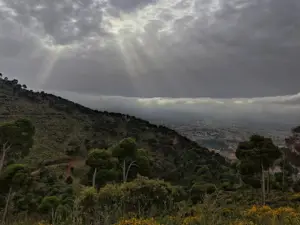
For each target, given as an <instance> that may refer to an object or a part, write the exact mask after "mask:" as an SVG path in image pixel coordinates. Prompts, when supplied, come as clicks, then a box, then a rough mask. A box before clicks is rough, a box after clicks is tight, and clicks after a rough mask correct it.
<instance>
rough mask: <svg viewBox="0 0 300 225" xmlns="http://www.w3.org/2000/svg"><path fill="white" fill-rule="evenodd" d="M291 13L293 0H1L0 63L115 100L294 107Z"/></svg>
mask: <svg viewBox="0 0 300 225" xmlns="http://www.w3.org/2000/svg"><path fill="white" fill-rule="evenodd" d="M299 11H300V1H299V0H284V1H283V0H51V1H49V0H47V1H46V0H0V71H1V72H2V73H3V74H4V75H7V76H9V77H15V78H17V79H19V80H20V82H22V83H26V84H27V85H28V86H29V87H31V88H34V89H43V90H52V91H54V92H58V93H69V95H70V93H73V94H72V95H71V97H72V98H73V99H74V98H75V97H74V96H81V97H78V98H77V99H79V98H80V99H81V100H82V99H86V98H87V96H90V97H89V100H90V101H92V100H91V98H93V99H94V98H95V97H96V98H97V99H98V100H101V99H103V98H106V99H110V100H111V101H114V102H117V103H114V104H115V105H116V107H117V106H118V105H119V104H121V103H122V105H124V104H125V105H126V104H127V103H128V104H127V107H129V105H130V104H131V103H130V102H132V101H133V99H134V102H135V104H139V106H143V107H144V106H145V105H148V106H149V105H158V106H162V105H163V106H166V105H167V106H168V107H170V105H175V106H179V105H180V107H183V108H184V109H185V108H187V107H189V109H191V108H196V109H199V107H200V106H199V105H201V107H204V106H203V104H202V103H203V102H210V103H211V104H218V105H224V103H225V105H226V104H227V105H228V104H229V103H230V104H232V105H234V106H236V107H240V106H237V105H243V107H244V108H245V107H246V108H247V109H253V106H254V105H253V104H252V103H253V102H255V103H257V102H259V104H258V105H257V106H259V107H260V108H259V110H258V111H259V112H260V111H261V110H262V108H266V107H267V104H268V106H270V108H269V110H271V111H272V110H275V108H274V107H275V106H276V107H277V108H276V110H278V111H282V110H285V109H286V110H293V112H294V111H295V110H299V105H300V97H299V94H298V93H299V92H300V90H299V84H300V63H299V59H300V29H299V27H300V13H299ZM91 96H93V97H91ZM105 96H106V97H105ZM112 96H114V97H112ZM118 96H119V97H118ZM282 96H283V97H282ZM116 98H117V99H118V100H116ZM112 99H114V100H112ZM115 100H116V101H115ZM85 101H86V102H88V101H87V100H85ZM119 102H121V103H119ZM222 102H223V103H222ZM228 102H229V103H228ZM83 103H84V102H83ZM98 104H100V103H97V104H96V105H95V106H97V105H98ZM107 104H108V103H107ZM245 104H248V105H247V106H244V105H245ZM249 104H250V105H249ZM251 104H252V105H251ZM206 106H207V105H205V107H206ZM229 108H232V107H231V106H230V107H229ZM299 115H300V113H299ZM299 118H300V116H299ZM299 123H300V121H299Z"/></svg>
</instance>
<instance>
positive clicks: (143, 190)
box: [99, 177, 180, 212]
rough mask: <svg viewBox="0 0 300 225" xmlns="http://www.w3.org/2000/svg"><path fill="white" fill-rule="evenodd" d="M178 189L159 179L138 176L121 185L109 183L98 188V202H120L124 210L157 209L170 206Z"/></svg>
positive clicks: (112, 203)
mask: <svg viewBox="0 0 300 225" xmlns="http://www.w3.org/2000/svg"><path fill="white" fill-rule="evenodd" d="M179 193H180V192H179V190H178V189H176V188H174V187H173V186H172V185H170V184H169V183H166V182H164V181H161V180H150V179H148V178H145V177H138V178H137V179H136V180H134V181H132V182H127V183H123V184H121V185H113V184H109V185H106V186H105V187H103V188H101V189H100V192H99V202H100V204H101V206H107V205H111V206H113V205H115V204H118V203H121V204H122V205H123V207H125V209H126V211H130V212H138V211H140V210H143V211H144V212H146V211H149V210H150V209H152V208H153V207H155V208H156V209H157V210H165V209H166V208H170V206H171V204H172V203H173V202H174V201H175V198H178V196H179Z"/></svg>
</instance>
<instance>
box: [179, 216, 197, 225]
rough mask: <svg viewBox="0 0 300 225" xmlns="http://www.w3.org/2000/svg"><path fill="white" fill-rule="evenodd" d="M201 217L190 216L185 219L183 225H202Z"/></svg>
mask: <svg viewBox="0 0 300 225" xmlns="http://www.w3.org/2000/svg"><path fill="white" fill-rule="evenodd" d="M200 222H201V217H199V216H189V217H186V218H184V220H183V223H182V225H194V224H200Z"/></svg>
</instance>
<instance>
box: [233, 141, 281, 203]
mask: <svg viewBox="0 0 300 225" xmlns="http://www.w3.org/2000/svg"><path fill="white" fill-rule="evenodd" d="M280 156H281V151H280V149H279V148H278V147H277V146H276V145H275V144H274V143H273V141H272V139H271V138H265V137H263V136H260V135H252V136H251V137H250V139H249V140H248V141H245V142H241V143H240V144H239V145H238V148H237V150H236V157H237V158H238V159H239V160H240V161H241V174H247V175H248V178H249V175H250V176H251V174H252V176H253V177H254V176H255V174H260V175H261V189H262V203H263V204H265V171H266V170H268V169H269V168H270V167H271V166H272V165H273V164H274V162H275V161H276V160H277V159H278V158H280Z"/></svg>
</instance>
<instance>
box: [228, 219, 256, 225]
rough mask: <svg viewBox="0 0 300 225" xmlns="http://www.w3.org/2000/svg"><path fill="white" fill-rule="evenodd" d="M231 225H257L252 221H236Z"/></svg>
mask: <svg viewBox="0 0 300 225" xmlns="http://www.w3.org/2000/svg"><path fill="white" fill-rule="evenodd" d="M230 225H256V224H255V223H253V222H252V221H247V220H236V221H233V222H231V223H230Z"/></svg>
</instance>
